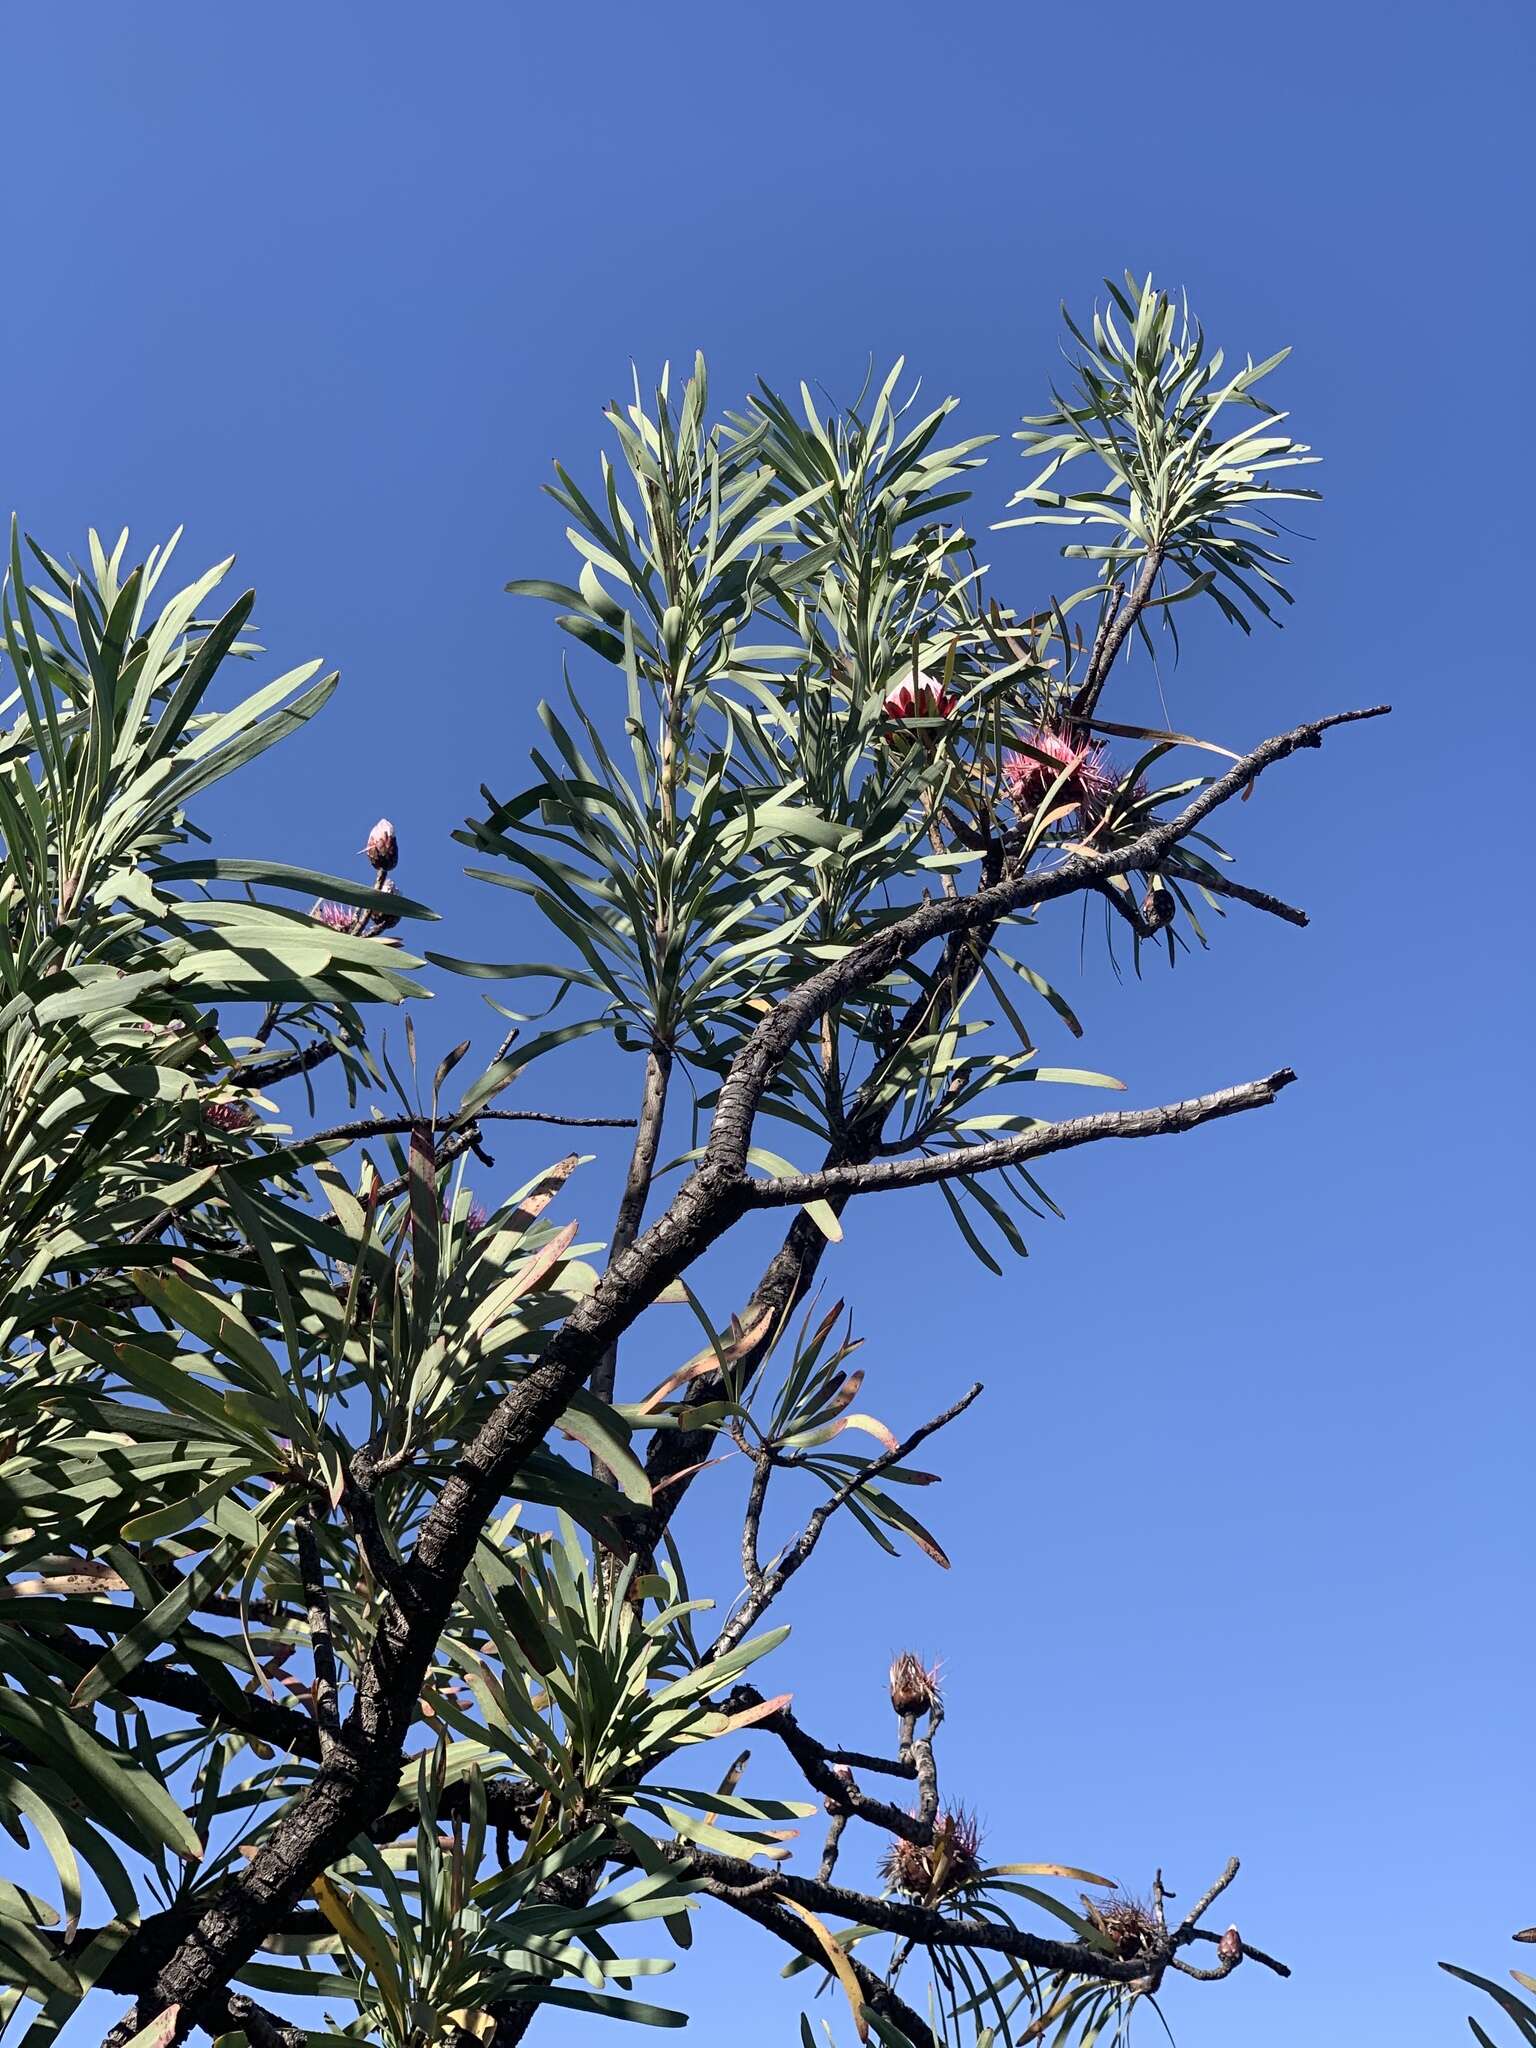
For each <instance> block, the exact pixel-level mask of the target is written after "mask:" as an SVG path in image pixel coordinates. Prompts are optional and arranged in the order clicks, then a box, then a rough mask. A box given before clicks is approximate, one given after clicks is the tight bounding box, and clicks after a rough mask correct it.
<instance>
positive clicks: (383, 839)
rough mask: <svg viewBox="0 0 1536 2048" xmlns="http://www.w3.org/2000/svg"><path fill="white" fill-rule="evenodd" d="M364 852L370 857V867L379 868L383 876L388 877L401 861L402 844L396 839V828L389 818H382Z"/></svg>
mask: <svg viewBox="0 0 1536 2048" xmlns="http://www.w3.org/2000/svg"><path fill="white" fill-rule="evenodd" d="M363 851H364V853H366V854H367V856H368V861H369V865H370V866H371V867H375V868H377V869H378V871H379V873H380V874H381V875H387V874H388V873H389V871H390V869H391V868H392V867H393V866H394V865H395V863H396V861H398V860H399V858H400V842H399V841H398V840H397V839H396V837H395V828H394V826H393V825H391V823H390V822H389V820H388V818H380V820H379V822H378V823H377V825H375V826H374V828H373V830H372V831H371V832H370V833H369V834H368V843H367V845H366V846H365V847H364V848H363Z"/></svg>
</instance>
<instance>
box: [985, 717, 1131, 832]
mask: <svg viewBox="0 0 1536 2048" xmlns="http://www.w3.org/2000/svg"><path fill="white" fill-rule="evenodd" d="M1022 737H1023V739H1024V740H1025V742H1026V743H1027V744H1028V745H1029V746H1031V747H1033V748H1034V749H1035V752H1036V753H1038V754H1043V755H1044V756H1045V759H1044V760H1043V761H1042V760H1037V759H1036V758H1035V754H1005V755H1004V756H1003V791H1004V794H1005V795H1006V796H1007V798H1008V800H1009V802H1010V803H1012V804H1013V805H1014V807H1015V808H1016V809H1017V810H1020V811H1026V812H1033V811H1035V810H1037V809H1038V808H1039V806H1040V803H1041V801H1042V799H1043V798H1044V797H1045V795H1046V793H1047V791H1048V790H1049V789H1050V787H1051V785H1052V783H1054V782H1055V780H1056V778H1057V776H1058V775H1060V773H1061V772H1062V770H1063V769H1067V770H1068V771H1069V773H1068V776H1067V780H1066V781H1065V782H1064V783H1063V784H1062V786H1061V788H1060V789H1059V790H1058V791H1057V792H1056V803H1057V804H1058V805H1062V806H1065V805H1067V804H1071V805H1072V806H1073V807H1074V808H1075V809H1077V810H1078V811H1080V812H1082V813H1083V814H1084V815H1085V816H1092V815H1093V814H1094V813H1095V812H1098V811H1102V810H1103V808H1104V806H1105V804H1106V803H1107V802H1108V801H1109V798H1110V796H1111V795H1112V794H1113V792H1114V789H1115V786H1116V785H1115V775H1114V771H1113V769H1112V768H1111V766H1110V760H1109V750H1108V749H1107V748H1106V747H1103V746H1101V745H1100V744H1099V742H1098V741H1097V740H1092V739H1089V738H1088V737H1087V735H1086V734H1084V735H1083V737H1081V738H1078V737H1077V736H1076V735H1075V734H1072V733H1067V732H1063V731H1062V730H1061V728H1060V727H1059V726H1054V725H1034V726H1031V727H1030V728H1029V730H1028V731H1027V732H1025V733H1024V734H1023V735H1022Z"/></svg>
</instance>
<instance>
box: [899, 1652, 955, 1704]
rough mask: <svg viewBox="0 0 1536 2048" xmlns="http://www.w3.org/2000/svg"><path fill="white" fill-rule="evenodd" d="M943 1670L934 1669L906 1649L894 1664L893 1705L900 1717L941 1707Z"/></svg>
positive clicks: (935, 1666) (934, 1667) (935, 1667)
mask: <svg viewBox="0 0 1536 2048" xmlns="http://www.w3.org/2000/svg"><path fill="white" fill-rule="evenodd" d="M941 1698H942V1694H941V1693H940V1691H939V1667H938V1665H937V1664H935V1665H934V1666H933V1668H932V1669H931V1670H930V1669H929V1668H928V1666H927V1665H926V1664H924V1662H923V1660H922V1658H921V1657H919V1656H918V1655H917V1654H916V1652H915V1651H912V1650H903V1651H902V1653H901V1655H900V1656H899V1657H897V1658H895V1659H894V1660H893V1662H892V1664H891V1705H892V1706H893V1707H894V1708H895V1710H896V1712H897V1713H898V1714H928V1713H931V1712H932V1711H933V1709H934V1708H935V1707H936V1706H938V1705H939V1703H940V1700H941Z"/></svg>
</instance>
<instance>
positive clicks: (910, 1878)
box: [880, 1806, 981, 1902]
mask: <svg viewBox="0 0 1536 2048" xmlns="http://www.w3.org/2000/svg"><path fill="white" fill-rule="evenodd" d="M880 1875H881V1877H882V1878H884V1880H885V1882H886V1884H887V1885H888V1886H889V1887H890V1889H891V1890H892V1891H896V1892H905V1893H906V1895H907V1897H908V1898H909V1899H926V1900H928V1901H930V1902H931V1901H933V1900H936V1899H943V1898H947V1897H948V1896H949V1895H950V1893H952V1892H958V1891H963V1890H964V1888H965V1887H966V1886H967V1885H970V1884H974V1883H975V1882H976V1879H977V1878H978V1877H979V1876H980V1875H981V1828H980V1825H979V1824H978V1822H977V1819H976V1816H975V1814H973V1813H968V1812H967V1811H966V1810H965V1808H964V1807H963V1806H960V1807H956V1808H955V1810H954V1812H953V1813H941V1814H940V1815H939V1817H938V1819H937V1820H936V1821H935V1822H934V1824H933V1840H932V1841H931V1842H930V1843H928V1844H927V1845H926V1846H925V1845H924V1844H922V1843H920V1842H909V1841H907V1840H906V1839H905V1838H904V1837H902V1836H898V1837H897V1838H896V1840H895V1841H894V1842H892V1844H891V1846H890V1848H889V1849H887V1850H886V1852H885V1856H884V1858H883V1859H882V1861H881V1864H880Z"/></svg>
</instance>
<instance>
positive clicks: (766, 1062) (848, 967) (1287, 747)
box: [705, 704, 1390, 1172]
mask: <svg viewBox="0 0 1536 2048" xmlns="http://www.w3.org/2000/svg"><path fill="white" fill-rule="evenodd" d="M1389 708H1390V707H1389V706H1387V705H1384V704H1380V705H1375V706H1373V707H1372V708H1370V709H1369V710H1364V711H1340V712H1335V713H1334V714H1333V715H1332V716H1331V717H1328V718H1321V719H1314V720H1312V721H1311V722H1310V723H1308V724H1306V725H1299V726H1296V727H1294V728H1293V730H1291V731H1290V732H1287V733H1280V734H1277V735H1276V736H1275V737H1274V738H1272V739H1268V740H1265V741H1263V742H1262V743H1261V744H1260V745H1259V746H1257V747H1255V748H1253V750H1252V751H1251V752H1250V753H1248V754H1245V755H1244V756H1243V758H1242V759H1241V760H1240V761H1238V762H1236V763H1235V764H1234V766H1233V767H1231V768H1230V769H1228V771H1227V772H1226V774H1225V775H1220V776H1218V777H1217V778H1216V779H1215V780H1214V781H1213V782H1211V783H1209V784H1207V786H1206V787H1205V788H1204V789H1203V790H1202V791H1200V793H1199V794H1198V795H1197V796H1195V797H1193V798H1192V799H1191V800H1190V802H1189V803H1187V804H1186V805H1185V806H1184V808H1183V810H1182V811H1180V812H1178V813H1177V815H1176V816H1174V817H1172V818H1168V819H1164V820H1162V821H1160V822H1158V823H1156V824H1153V825H1150V826H1149V827H1148V828H1147V830H1146V831H1145V832H1143V833H1141V834H1139V835H1138V836H1137V837H1136V838H1135V839H1132V840H1130V841H1128V842H1127V843H1126V844H1125V845H1124V846H1122V847H1118V848H1115V849H1113V850H1109V851H1105V852H1095V851H1093V850H1092V849H1090V848H1086V847H1082V848H1079V849H1077V850H1075V851H1073V852H1071V853H1068V854H1066V855H1065V856H1064V858H1063V859H1062V860H1061V862H1060V863H1059V865H1057V866H1056V867H1053V868H1042V869H1036V870H1034V871H1032V872H1029V873H1025V874H1022V875H1009V876H1006V877H1005V878H1004V879H1003V880H1001V881H998V882H996V883H994V884H992V885H991V886H990V887H988V888H982V889H978V890H977V891H976V893H975V894H974V895H971V896H968V897H964V898H962V899H961V900H960V901H958V902H951V901H949V900H947V899H945V898H937V899H934V900H931V901H929V902H927V903H923V904H920V905H919V906H918V907H917V908H916V909H914V910H913V911H911V912H910V913H909V914H908V915H907V916H906V917H903V918H898V919H897V920H896V921H895V922H894V923H892V924H889V925H887V926H886V927H885V928H884V929H883V930H882V931H879V932H876V933H875V934H874V935H873V936H871V937H870V938H868V939H865V940H864V941H863V942H862V943H861V944H858V945H855V946H851V947H850V948H849V949H848V951H847V952H846V953H844V954H843V955H842V956H841V958H840V959H838V960H835V961H833V962H832V964H831V965H830V966H827V967H824V968H822V970H821V971H820V972H819V973H817V974H813V975H811V976H810V977H809V979H808V980H806V981H803V982H801V983H800V985H799V986H798V987H797V988H794V989H791V990H790V991H789V993H788V994H786V995H783V996H781V997H780V998H779V1000H778V1001H777V1002H776V1003H775V1005H774V1007H773V1009H772V1011H771V1013H770V1014H769V1015H768V1016H767V1017H765V1018H764V1019H763V1022H762V1023H761V1024H759V1025H758V1026H757V1028H756V1030H755V1031H754V1032H753V1033H752V1036H751V1037H750V1038H749V1039H748V1040H747V1042H746V1044H745V1045H744V1046H743V1047H742V1049H741V1051H740V1052H739V1053H738V1054H737V1055H736V1057H735V1059H734V1060H733V1061H732V1063H731V1068H730V1072H729V1073H728V1075H727V1076H726V1079H725V1081H724V1083H723V1084H722V1086H721V1089H720V1094H719V1098H718V1101H717V1103H716V1106H715V1116H714V1122H713V1125H712V1127H711V1130H710V1136H709V1142H708V1145H707V1147H706V1149H705V1160H706V1163H707V1164H710V1165H715V1166H719V1167H723V1168H725V1169H726V1170H727V1171H732V1170H734V1171H735V1172H743V1171H744V1170H745V1167H746V1159H747V1152H748V1149H749V1147H750V1145H751V1136H752V1125H753V1122H754V1120H755V1118H756V1115H757V1107H758V1104H759V1102H760V1101H761V1099H762V1095H763V1091H764V1089H765V1088H766V1087H767V1086H768V1083H769V1081H770V1080H771V1079H772V1077H773V1075H774V1074H775V1073H776V1072H777V1070H778V1068H779V1067H780V1066H781V1065H782V1064H783V1062H784V1060H785V1059H786V1058H787V1057H788V1054H789V1052H790V1049H791V1048H792V1047H793V1045H794V1044H795V1042H796V1041H797V1039H798V1038H799V1037H800V1035H801V1034H802V1032H804V1031H805V1030H807V1029H808V1028H809V1027H810V1026H811V1025H812V1024H814V1023H815V1021H816V1020H817V1018H818V1017H820V1016H821V1014H822V1012H823V1011H824V1010H825V1009H826V1008H827V1007H828V1005H829V1004H831V1003H834V1002H836V1001H838V1000H839V999H840V998H843V997H846V996H848V995H851V994H853V993H855V992H856V991H858V990H860V989H864V988H868V987H871V986H872V985H873V984H874V983H876V982H879V981H881V980H883V979H884V978H885V977H886V976H887V975H888V974H890V973H891V972H892V971H893V970H894V969H895V968H897V967H900V966H902V965H903V964H904V963H905V962H906V961H908V960H910V959H911V958H912V956H913V955H914V954H915V953H917V952H919V951H920V950H921V949H922V948H923V947H924V946H926V945H928V944H930V943H931V942H932V941H933V940H934V939H940V938H947V937H949V936H950V935H951V934H952V933H958V932H965V931H975V930H977V929H979V928H981V927H983V926H986V925H990V924H995V923H996V922H997V921H998V919H999V918H1002V917H1005V916H1008V915H1010V914H1011V913H1013V912H1016V911H1019V910H1024V909H1028V908H1030V907H1032V906H1033V905H1035V904H1038V903H1046V902H1052V901H1054V900H1056V899H1057V898H1059V897H1063V896H1070V895H1074V894H1076V893H1077V892H1078V891H1080V890H1083V889H1087V888H1092V887H1093V886H1094V885H1095V884H1096V883H1098V882H1101V881H1109V880H1111V879H1112V878H1113V877H1114V876H1116V875H1123V874H1129V873H1132V872H1133V871H1141V872H1145V871H1149V870H1151V869H1153V868H1155V867H1156V866H1157V864H1158V863H1159V862H1160V861H1161V859H1162V857H1163V855H1164V854H1166V853H1168V852H1169V851H1171V850H1172V848H1174V847H1175V846H1177V845H1178V843H1179V841H1180V840H1181V839H1183V838H1185V837H1186V836H1187V835H1188V834H1189V833H1190V832H1192V831H1193V830H1194V828H1195V827H1196V826H1197V825H1198V824H1199V823H1200V822H1201V820H1202V819H1204V818H1206V817H1208V816H1209V815H1210V813H1211V812H1212V811H1214V810H1217V809H1219V808H1220V806H1221V805H1223V804H1225V803H1228V802H1230V800H1231V799H1232V798H1233V797H1234V796H1239V795H1241V793H1242V792H1243V791H1244V790H1245V789H1248V788H1250V787H1251V786H1252V784H1253V783H1254V782H1255V781H1256V780H1257V779H1258V777H1259V776H1260V775H1261V774H1262V773H1263V771H1264V770H1265V769H1266V768H1268V767H1271V766H1273V765H1274V764H1275V763H1276V762H1279V761H1283V760H1285V759H1286V758H1287V757H1288V756H1289V755H1291V754H1294V753H1296V752H1298V751H1299V750H1300V749H1302V748H1307V747H1317V746H1320V745H1321V744H1322V736H1323V734H1324V733H1325V732H1328V731H1330V730H1332V728H1333V727H1335V726H1339V725H1350V724H1354V723H1357V722H1358V721H1360V720H1362V719H1368V718H1380V717H1383V716H1384V715H1385V714H1386V712H1387V711H1388V710H1389Z"/></svg>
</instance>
